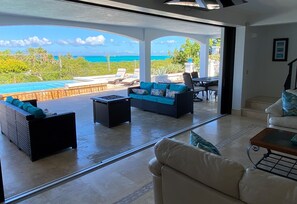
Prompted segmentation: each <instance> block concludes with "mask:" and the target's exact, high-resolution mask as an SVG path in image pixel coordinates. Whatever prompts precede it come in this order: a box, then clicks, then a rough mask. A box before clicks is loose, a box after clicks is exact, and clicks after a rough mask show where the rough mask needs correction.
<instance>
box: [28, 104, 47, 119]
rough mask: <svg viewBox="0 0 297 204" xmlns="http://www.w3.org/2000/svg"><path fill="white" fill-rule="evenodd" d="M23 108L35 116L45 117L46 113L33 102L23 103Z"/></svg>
mask: <svg viewBox="0 0 297 204" xmlns="http://www.w3.org/2000/svg"><path fill="white" fill-rule="evenodd" d="M23 110H25V111H27V112H28V113H30V114H32V115H34V117H35V118H44V117H45V116H46V115H45V114H44V112H43V110H42V109H40V108H37V107H35V106H33V105H32V104H31V103H28V102H25V103H24V105H23Z"/></svg>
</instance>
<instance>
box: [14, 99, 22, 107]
mask: <svg viewBox="0 0 297 204" xmlns="http://www.w3.org/2000/svg"><path fill="white" fill-rule="evenodd" d="M22 103H23V102H22V101H20V100H19V99H17V98H15V99H13V101H12V105H14V106H17V107H20V106H21V105H22Z"/></svg>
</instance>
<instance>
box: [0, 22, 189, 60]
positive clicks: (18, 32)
mask: <svg viewBox="0 0 297 204" xmlns="http://www.w3.org/2000/svg"><path fill="white" fill-rule="evenodd" d="M184 42H185V38H183V37H174V36H171V37H163V38H159V39H156V40H154V41H153V42H152V55H157V56H159V55H167V53H168V51H173V50H174V49H175V48H179V47H180V46H181V44H183V43H184ZM138 45H139V44H138V41H136V40H134V39H131V38H128V37H123V36H120V35H116V34H113V33H108V32H101V31H96V30H91V29H81V28H73V27H60V26H1V27H0V50H1V51H3V50H6V49H9V50H11V51H12V52H16V51H25V50H26V49H28V48H30V47H42V48H44V49H46V50H47V51H48V52H49V53H51V54H53V55H65V54H67V53H70V54H72V55H74V56H75V55H78V56H89V55H94V56H106V55H111V56H114V55H115V56H120V55H139V50H138V49H139V46H138Z"/></svg>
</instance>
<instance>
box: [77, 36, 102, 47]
mask: <svg viewBox="0 0 297 204" xmlns="http://www.w3.org/2000/svg"><path fill="white" fill-rule="evenodd" d="M104 42H105V37H104V36H103V35H98V36H90V37H87V38H85V39H81V38H76V39H75V44H76V45H91V46H94V45H104Z"/></svg>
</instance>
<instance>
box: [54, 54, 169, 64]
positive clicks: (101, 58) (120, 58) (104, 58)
mask: <svg viewBox="0 0 297 204" xmlns="http://www.w3.org/2000/svg"><path fill="white" fill-rule="evenodd" d="M78 57H83V58H84V59H85V60H86V61H88V62H107V56H92V55H91V56H87V55H86V56H73V58H78ZM168 58H170V56H166V55H164V56H151V60H166V59H168ZM54 59H55V60H58V59H59V56H54ZM109 60H110V62H133V61H139V56H130V55H129V56H127V55H123V56H109Z"/></svg>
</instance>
